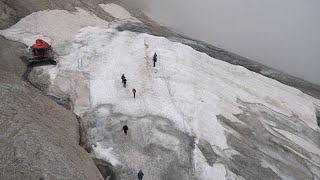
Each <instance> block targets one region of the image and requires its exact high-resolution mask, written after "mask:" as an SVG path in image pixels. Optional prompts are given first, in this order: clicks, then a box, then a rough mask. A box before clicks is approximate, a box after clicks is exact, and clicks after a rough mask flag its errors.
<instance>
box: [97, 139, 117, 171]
mask: <svg viewBox="0 0 320 180" xmlns="http://www.w3.org/2000/svg"><path fill="white" fill-rule="evenodd" d="M93 150H94V153H95V154H96V156H97V158H99V159H104V160H106V161H108V162H110V163H111V164H112V165H113V166H117V165H118V164H120V162H119V161H118V159H117V157H116V155H115V154H114V153H113V152H112V150H113V148H105V147H103V146H102V145H101V144H100V143H97V146H96V147H94V146H93Z"/></svg>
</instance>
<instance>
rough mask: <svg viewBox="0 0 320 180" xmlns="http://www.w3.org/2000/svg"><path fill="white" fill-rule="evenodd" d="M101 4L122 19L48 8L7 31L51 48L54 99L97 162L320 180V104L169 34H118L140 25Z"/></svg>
mask: <svg viewBox="0 0 320 180" xmlns="http://www.w3.org/2000/svg"><path fill="white" fill-rule="evenodd" d="M101 7H103V8H104V9H105V10H106V11H108V12H109V13H111V14H112V13H115V14H114V16H115V17H118V19H117V20H116V21H113V22H106V21H103V20H101V19H99V18H98V17H96V16H95V15H93V14H90V13H87V12H86V11H84V10H82V9H80V8H78V12H73V13H70V12H68V11H63V10H50V11H49V10H48V11H40V12H36V13H33V14H31V15H29V16H27V17H25V18H24V19H22V20H21V21H19V22H18V23H17V24H16V25H14V26H12V27H11V28H9V29H6V30H1V31H0V34H1V35H3V36H5V37H6V38H8V39H11V40H15V41H20V42H23V43H25V44H27V45H31V44H32V42H33V41H34V40H35V38H44V39H45V40H47V41H49V42H50V43H52V46H53V49H54V50H55V52H56V60H57V62H58V64H57V66H46V67H36V68H34V71H39V72H41V73H43V74H47V75H49V77H50V78H49V79H48V81H49V82H50V86H49V88H48V89H47V92H48V93H49V94H53V95H54V96H56V97H59V98H63V97H68V98H70V99H71V101H72V103H73V107H72V110H73V112H74V113H75V114H76V115H78V116H79V117H81V120H82V122H83V124H84V127H85V130H86V134H87V136H88V141H89V143H90V144H91V145H92V147H93V150H94V152H95V154H96V157H98V158H101V159H104V160H106V161H108V162H110V163H111V164H112V165H113V166H114V171H115V172H116V174H117V178H118V179H133V178H135V176H136V172H138V171H139V170H140V169H142V170H143V171H144V173H145V179H147V180H148V179H203V180H207V179H208V180H209V179H210V180H213V179H219V180H220V179H257V178H259V179H319V178H320V139H319V138H320V136H319V127H318V125H317V117H316V111H317V110H319V109H320V108H319V107H320V100H318V99H315V98H313V97H311V96H309V95H306V94H304V93H302V92H301V91H300V90H297V89H295V88H293V87H290V86H287V85H284V84H282V83H280V82H278V81H276V80H273V79H270V78H267V77H265V76H262V75H260V74H257V73H255V72H252V71H249V70H247V69H246V68H244V67H242V66H236V65H231V64H229V63H226V62H224V61H220V60H218V59H214V58H212V57H210V56H208V55H207V54H205V53H201V52H198V51H196V50H194V49H192V48H191V47H189V46H187V45H184V44H181V43H178V42H172V41H170V40H168V39H166V38H164V37H157V36H153V35H150V34H145V33H136V32H130V31H118V30H116V27H117V26H118V25H121V24H123V23H130V22H131V21H135V22H136V21H138V20H137V19H135V18H134V17H132V16H130V13H128V12H126V11H125V10H124V9H121V11H115V10H114V9H119V8H120V7H118V6H117V5H114V4H111V5H110V4H109V5H108V4H107V5H101ZM119 12H122V13H120V14H119ZM44 20H46V21H44ZM43 22H46V23H43ZM34 23H36V24H39V25H40V27H39V28H36V29H33V28H26V27H29V26H30V25H32V24H34ZM155 52H156V53H157V54H158V61H157V63H156V67H155V68H154V67H153V64H152V63H153V62H152V56H153V54H154V53H155ZM122 74H125V76H126V77H127V80H128V81H127V87H126V88H123V87H122V84H121V78H120V77H121V75H122ZM132 88H135V89H137V95H136V98H135V99H134V98H133V95H132V93H131V89H132ZM125 124H126V125H127V126H128V127H129V132H128V135H127V136H126V135H124V133H123V132H122V131H121V129H122V126H123V125H125Z"/></svg>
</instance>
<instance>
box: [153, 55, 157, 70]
mask: <svg viewBox="0 0 320 180" xmlns="http://www.w3.org/2000/svg"><path fill="white" fill-rule="evenodd" d="M157 57H158V55H157V53H154V55H153V58H152V60H153V67H156V62H157Z"/></svg>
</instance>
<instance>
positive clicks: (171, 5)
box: [140, 0, 320, 84]
mask: <svg viewBox="0 0 320 180" xmlns="http://www.w3.org/2000/svg"><path fill="white" fill-rule="evenodd" d="M140 5H141V6H142V7H143V8H144V9H145V11H147V12H148V14H150V15H152V16H153V17H154V19H156V20H159V21H161V22H162V23H163V24H165V25H168V26H170V27H171V28H172V29H175V30H177V31H179V32H182V33H184V34H186V35H188V36H191V37H194V38H197V39H200V40H203V41H206V42H208V43H210V44H212V45H214V46H218V47H221V48H223V49H226V50H229V51H231V52H234V53H237V54H239V55H242V56H245V57H247V58H249V59H252V60H255V61H257V62H260V63H263V64H266V65H268V66H271V67H274V68H276V69H279V70H282V71H284V72H287V73H289V74H291V75H294V76H298V77H301V78H303V79H305V80H308V81H311V82H314V83H317V84H320V78H319V77H320V71H319V68H318V67H320V53H319V52H318V51H319V49H320V36H319V35H318V33H319V32H320V21H319V20H318V19H319V17H320V12H319V11H318V7H320V1H317V0H310V1H299V0H282V1H277V0H270V1H252V0H239V1H234V0H199V1H192V0H173V1H172V0H162V1H157V0H148V1H146V0H140Z"/></svg>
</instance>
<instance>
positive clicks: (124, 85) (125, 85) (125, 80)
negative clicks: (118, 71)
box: [122, 78, 127, 88]
mask: <svg viewBox="0 0 320 180" xmlns="http://www.w3.org/2000/svg"><path fill="white" fill-rule="evenodd" d="M122 82H123V87H124V88H125V87H127V79H126V78H124V79H123V80H122Z"/></svg>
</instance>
